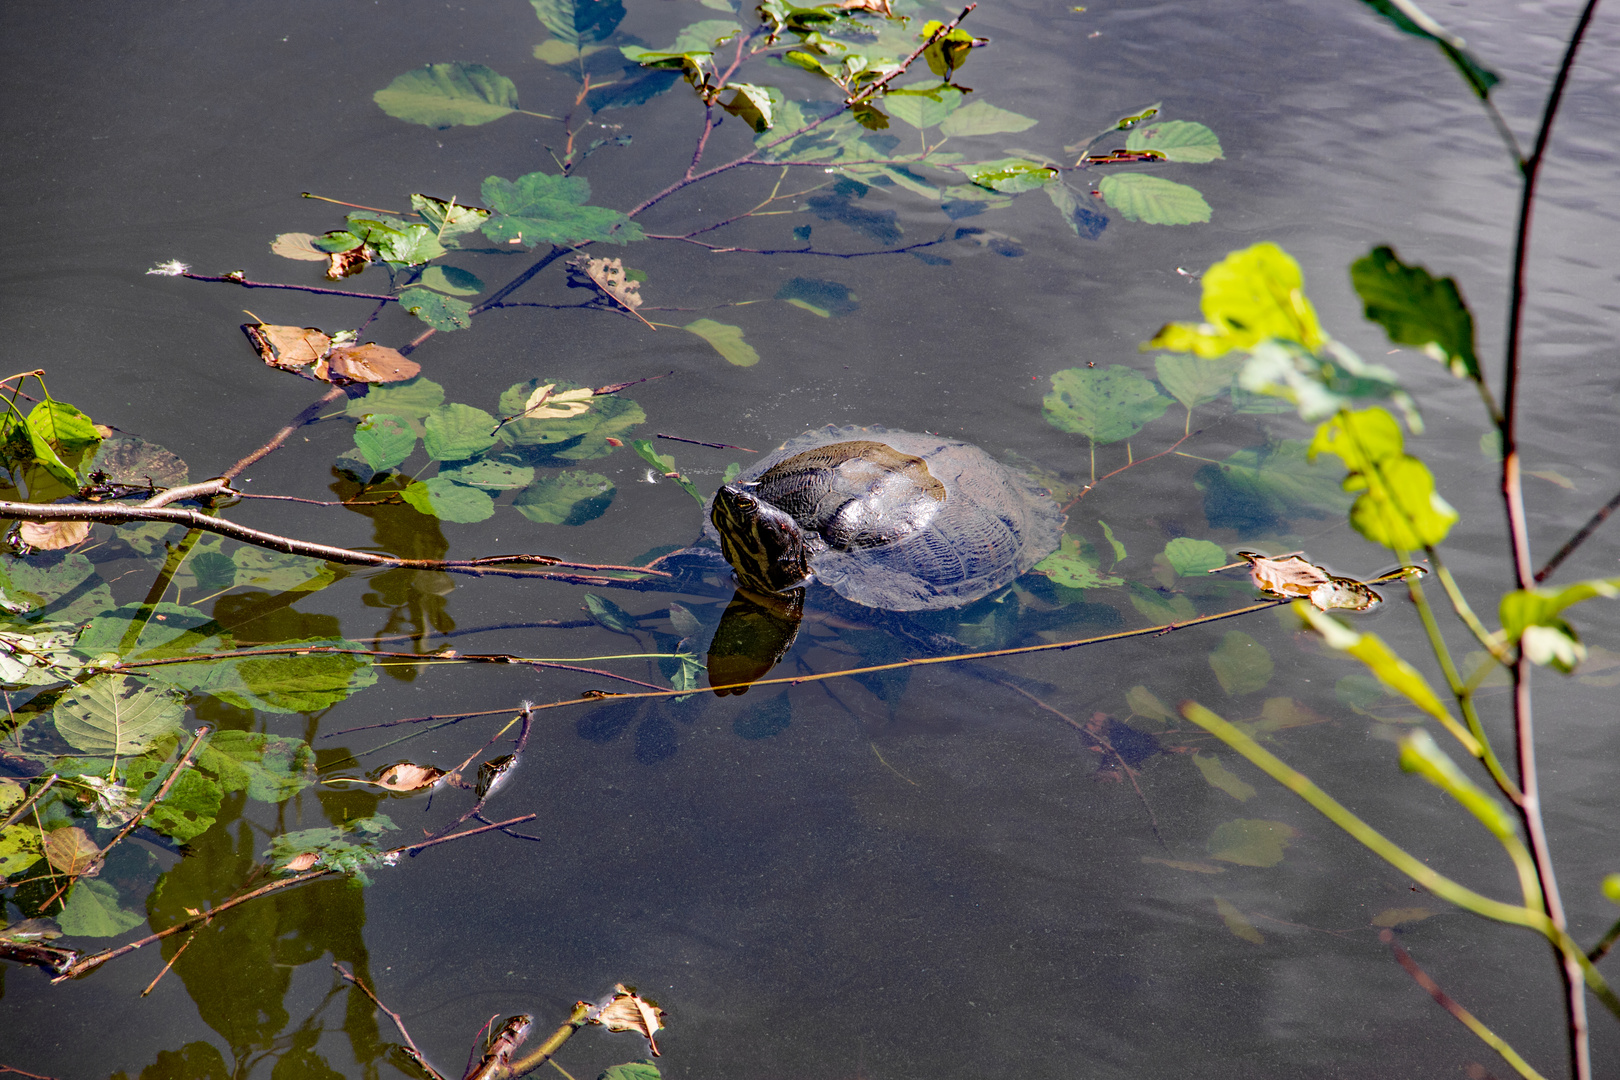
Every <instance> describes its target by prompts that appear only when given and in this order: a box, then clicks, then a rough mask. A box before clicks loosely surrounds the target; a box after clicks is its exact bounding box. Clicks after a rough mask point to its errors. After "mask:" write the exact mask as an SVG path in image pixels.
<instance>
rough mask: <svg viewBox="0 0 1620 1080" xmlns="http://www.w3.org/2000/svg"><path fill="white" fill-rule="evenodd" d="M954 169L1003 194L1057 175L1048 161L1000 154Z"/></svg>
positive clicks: (1032, 186) (1038, 184) (1044, 182)
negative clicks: (988, 159)
mask: <svg viewBox="0 0 1620 1080" xmlns="http://www.w3.org/2000/svg"><path fill="white" fill-rule="evenodd" d="M972 107H973V106H971V105H969V106H967V108H964V109H963V110H961V111H962V112H966V111H967V109H971V108H972ZM953 119H954V117H953ZM941 130H943V128H941ZM957 169H958V170H959V171H960V172H963V173H965V174H966V175H967V178H968V179H969V180H971V181H973V183H975V184H977V185H978V186H979V187H982V188H987V189H989V190H991V191H999V192H1001V193H1002V194H1003V195H1017V194H1020V193H1021V192H1025V191H1034V190H1035V189H1036V188H1038V187H1044V186H1045V185H1047V184H1049V183H1051V182H1052V181H1053V180H1055V179H1057V175H1058V171H1057V170H1056V169H1054V168H1052V166H1050V165H1044V164H1042V163H1041V162H1038V161H1027V160H1025V159H1023V158H1000V159H998V160H996V161H982V162H978V163H976V164H972V165H958V166H957Z"/></svg>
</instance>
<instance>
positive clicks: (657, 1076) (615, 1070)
mask: <svg viewBox="0 0 1620 1080" xmlns="http://www.w3.org/2000/svg"><path fill="white" fill-rule="evenodd" d="M705 2H706V3H707V0H705ZM662 1076H663V1074H662V1073H660V1072H659V1071H658V1066H657V1065H654V1064H653V1063H652V1059H651V1058H648V1059H647V1060H646V1061H627V1062H625V1063H624V1064H623V1065H614V1066H612V1067H611V1068H608V1069H606V1070H604V1071H603V1073H602V1075H601V1076H598V1077H597V1078H596V1080H661V1078H662Z"/></svg>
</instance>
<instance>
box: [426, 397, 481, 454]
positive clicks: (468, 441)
mask: <svg viewBox="0 0 1620 1080" xmlns="http://www.w3.org/2000/svg"><path fill="white" fill-rule="evenodd" d="M495 424H496V420H495V418H494V417H493V416H491V415H489V413H487V412H485V411H484V410H483V409H475V408H473V407H472V406H471V405H459V404H450V405H440V406H439V407H438V408H437V409H434V410H433V411H432V412H430V413H428V414H427V417H426V419H425V420H424V421H423V427H424V428H426V431H427V434H426V435H424V436H423V438H422V444H423V446H424V448H425V449H426V450H427V454H428V457H430V458H432V459H433V460H434V461H465V460H466V459H467V458H470V457H475V456H477V455H478V454H482V453H483V452H484V451H485V450H488V449H489V448H490V447H491V446H494V445H495V435H494V431H495Z"/></svg>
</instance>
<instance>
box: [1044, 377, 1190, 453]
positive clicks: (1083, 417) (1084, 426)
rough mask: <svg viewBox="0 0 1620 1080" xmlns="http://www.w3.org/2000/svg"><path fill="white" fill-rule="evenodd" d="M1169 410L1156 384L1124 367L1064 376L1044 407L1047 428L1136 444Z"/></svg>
mask: <svg viewBox="0 0 1620 1080" xmlns="http://www.w3.org/2000/svg"><path fill="white" fill-rule="evenodd" d="M1169 407H1170V399H1169V398H1167V397H1165V396H1164V395H1163V394H1161V393H1159V391H1158V390H1157V389H1155V388H1154V386H1153V382H1152V380H1150V379H1148V378H1147V377H1146V376H1144V375H1142V374H1141V373H1140V372H1137V371H1134V370H1132V369H1131V368H1128V367H1125V366H1124V365H1123V364H1114V365H1112V366H1111V367H1107V368H1067V369H1065V370H1063V371H1060V372H1058V373H1057V374H1055V375H1053V376H1052V392H1051V393H1050V394H1047V395H1046V397H1045V398H1044V399H1043V401H1042V411H1043V413H1044V414H1045V416H1046V421H1047V423H1049V424H1051V425H1052V426H1054V427H1056V428H1058V429H1060V430H1062V431H1068V432H1072V433H1074V434H1076V435H1085V436H1087V437H1088V438H1090V439H1092V440H1093V441H1094V442H1099V443H1112V442H1119V441H1120V440H1121V439H1128V438H1130V437H1131V436H1132V435H1135V434H1136V433H1137V432H1138V431H1141V430H1142V427H1143V425H1145V424H1146V423H1147V422H1148V421H1150V420H1156V419H1158V418H1159V417H1160V416H1163V415H1164V410H1165V409H1167V408H1169Z"/></svg>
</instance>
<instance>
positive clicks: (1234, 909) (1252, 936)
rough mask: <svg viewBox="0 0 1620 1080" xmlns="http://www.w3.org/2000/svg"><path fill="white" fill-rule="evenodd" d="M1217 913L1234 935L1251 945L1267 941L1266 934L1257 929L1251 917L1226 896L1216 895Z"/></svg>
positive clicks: (1262, 943)
mask: <svg viewBox="0 0 1620 1080" xmlns="http://www.w3.org/2000/svg"><path fill="white" fill-rule="evenodd" d="M1215 913H1216V914H1217V915H1219V916H1220V917H1221V921H1222V922H1224V923H1225V924H1226V928H1227V929H1228V930H1230V931H1231V932H1232V936H1233V937H1236V938H1240V939H1242V940H1243V941H1247V942H1249V943H1250V944H1251V945H1264V944H1265V943H1266V938H1265V935H1264V934H1262V933H1261V932H1260V931H1259V930H1257V929H1255V925H1254V923H1253V922H1251V921H1250V920H1249V917H1248V916H1247V915H1245V914H1243V911H1242V910H1241V909H1240V908H1239V907H1238V906H1237V905H1236V904H1234V903H1232V901H1230V900H1228V899H1227V898H1226V897H1224V896H1217V897H1215Z"/></svg>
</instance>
